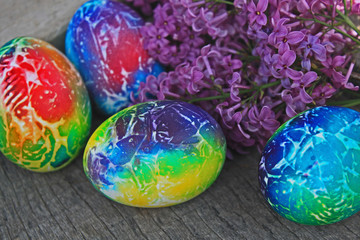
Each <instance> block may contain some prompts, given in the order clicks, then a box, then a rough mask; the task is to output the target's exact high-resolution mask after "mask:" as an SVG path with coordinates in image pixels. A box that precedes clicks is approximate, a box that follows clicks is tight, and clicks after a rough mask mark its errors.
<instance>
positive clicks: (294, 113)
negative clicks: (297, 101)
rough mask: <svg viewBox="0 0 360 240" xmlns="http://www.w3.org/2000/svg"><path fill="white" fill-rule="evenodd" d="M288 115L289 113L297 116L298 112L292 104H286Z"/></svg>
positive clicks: (291, 115)
mask: <svg viewBox="0 0 360 240" xmlns="http://www.w3.org/2000/svg"><path fill="white" fill-rule="evenodd" d="M285 111H286V115H288V117H295V116H296V114H297V113H296V112H295V110H294V109H293V107H292V106H290V105H287V106H286V110H285Z"/></svg>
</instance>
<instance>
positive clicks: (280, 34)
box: [276, 20, 288, 37]
mask: <svg viewBox="0 0 360 240" xmlns="http://www.w3.org/2000/svg"><path fill="white" fill-rule="evenodd" d="M280 21H281V20H280ZM280 21H279V22H280ZM287 34H288V30H287V28H286V27H284V26H281V27H280V28H279V30H278V31H277V34H276V35H277V37H285V36H286V35H287Z"/></svg>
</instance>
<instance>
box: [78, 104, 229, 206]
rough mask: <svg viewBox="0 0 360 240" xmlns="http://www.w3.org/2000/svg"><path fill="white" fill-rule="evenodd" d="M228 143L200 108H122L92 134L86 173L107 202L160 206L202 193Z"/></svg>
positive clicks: (188, 106) (85, 161)
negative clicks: (105, 197)
mask: <svg viewBox="0 0 360 240" xmlns="http://www.w3.org/2000/svg"><path fill="white" fill-rule="evenodd" d="M225 150H226V142H225V137H224V135H223V132H222V130H221V128H220V126H219V125H218V124H217V123H216V121H215V120H214V119H213V118H212V117H211V116H210V115H209V114H208V113H206V112H205V111H204V110H202V109H201V108H199V107H197V106H194V105H191V104H189V103H184V102H179V101H154V102H146V103H141V104H137V105H134V106H132V107H129V108H126V109H124V110H122V111H120V112H118V113H117V114H115V115H113V116H112V117H110V118H109V119H108V120H106V121H105V122H104V123H103V124H102V125H101V126H100V127H99V128H98V129H97V130H96V131H95V132H94V134H93V135H92V136H91V138H90V140H89V142H88V144H87V146H86V149H85V153H84V170H85V173H86V175H87V177H88V178H89V179H90V181H91V182H92V184H93V185H94V186H95V188H96V189H98V190H99V191H100V192H102V193H103V194H104V195H105V196H107V197H108V198H110V199H112V200H115V201H117V202H120V203H123V204H126V205H130V206H136V207H164V206H170V205H175V204H178V203H182V202H185V201H187V200H189V199H191V198H194V197H195V196H197V195H199V194H200V193H202V192H203V191H205V190H206V189H207V188H208V187H209V186H210V185H211V184H212V183H213V182H214V181H215V179H216V178H217V176H218V175H219V173H220V170H221V168H222V166H223V163H224V160H225Z"/></svg>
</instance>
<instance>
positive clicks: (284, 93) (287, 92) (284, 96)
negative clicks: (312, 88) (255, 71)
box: [281, 90, 293, 104]
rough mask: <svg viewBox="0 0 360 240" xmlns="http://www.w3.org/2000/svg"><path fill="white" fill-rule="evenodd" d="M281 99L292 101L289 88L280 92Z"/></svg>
mask: <svg viewBox="0 0 360 240" xmlns="http://www.w3.org/2000/svg"><path fill="white" fill-rule="evenodd" d="M281 99H282V100H284V102H286V103H288V104H289V103H292V102H293V97H292V96H291V91H290V90H284V91H282V92H281Z"/></svg>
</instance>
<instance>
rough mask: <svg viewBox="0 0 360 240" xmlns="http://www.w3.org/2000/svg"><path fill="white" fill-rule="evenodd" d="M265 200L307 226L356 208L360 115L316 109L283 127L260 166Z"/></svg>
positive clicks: (358, 199) (346, 110) (358, 198)
mask: <svg viewBox="0 0 360 240" xmlns="http://www.w3.org/2000/svg"><path fill="white" fill-rule="evenodd" d="M259 181H260V185H261V190H262V193H263V195H264V196H265V199H266V200H267V201H268V202H269V203H270V205H271V207H272V208H273V209H274V210H275V211H277V212H278V213H279V214H280V215H282V216H284V217H286V218H287V219H289V220H292V221H295V222H298V223H302V224H309V225H324V224H330V223H335V222H337V221H340V220H342V219H345V218H347V217H349V216H351V215H353V214H354V213H356V212H358V211H359V210H360V114H359V113H358V112H357V111H355V110H352V109H349V108H342V107H318V108H314V109H311V110H308V111H305V112H303V113H301V114H299V115H297V116H295V117H294V118H293V119H291V120H289V121H288V122H286V123H285V124H284V125H282V126H281V127H280V128H279V129H278V130H277V131H276V133H275V134H274V135H273V136H272V138H271V139H270V140H269V141H268V143H267V145H266V147H265V149H264V151H263V153H262V158H261V162H260V165H259Z"/></svg>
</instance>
